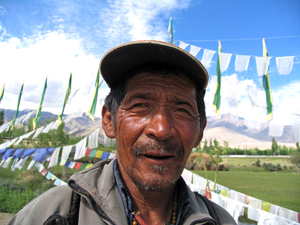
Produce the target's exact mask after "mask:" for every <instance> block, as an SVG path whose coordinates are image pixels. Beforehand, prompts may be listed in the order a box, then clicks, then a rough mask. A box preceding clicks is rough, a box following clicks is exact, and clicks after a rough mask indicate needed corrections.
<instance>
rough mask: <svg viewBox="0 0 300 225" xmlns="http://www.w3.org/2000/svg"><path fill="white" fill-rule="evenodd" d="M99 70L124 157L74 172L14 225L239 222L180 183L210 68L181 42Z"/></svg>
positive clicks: (107, 117) (105, 122)
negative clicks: (182, 47)
mask: <svg viewBox="0 0 300 225" xmlns="http://www.w3.org/2000/svg"><path fill="white" fill-rule="evenodd" d="M100 70H101V74H102V76H103V78H104V80H105V81H106V83H107V84H108V86H109V87H110V88H111V91H110V93H109V95H108V96H107V98H106V100H105V105H104V106H103V109H102V126H103V129H104V131H105V134H106V135H107V136H108V137H110V138H116V141H117V153H118V154H117V159H114V160H104V161H101V162H99V163H97V164H95V165H94V166H93V167H91V168H89V169H86V170H84V171H81V172H79V173H76V174H74V175H73V176H72V177H71V178H70V180H69V182H68V185H69V186H61V187H57V188H53V189H51V190H49V191H48V192H46V193H44V194H43V195H41V196H40V197H38V198H37V199H35V200H33V201H32V202H31V203H29V204H28V205H27V206H26V207H25V208H24V209H22V210H21V211H20V212H19V213H18V214H17V215H16V216H15V217H14V218H13V219H12V221H11V222H10V224H117V225H119V224H130V225H131V224H133V225H135V224H140V225H145V224H148V225H150V224H235V221H234V220H233V218H232V217H231V216H230V215H229V214H228V213H227V212H226V211H225V210H224V209H223V208H221V207H219V206H218V205H216V204H214V203H212V202H210V201H208V200H207V199H206V198H204V197H202V196H201V195H199V194H195V193H193V192H191V190H190V189H189V188H188V186H187V185H186V184H185V182H184V180H183V179H182V178H181V173H182V171H183V169H184V165H185V163H186V161H187V159H188V157H189V155H190V153H191V150H192V148H194V147H196V146H197V145H198V144H199V143H200V141H201V139H202V136H203V130H204V128H205V126H206V116H205V106H204V101H203V98H204V94H205V89H206V86H207V82H208V74H207V71H206V70H205V68H204V67H203V65H202V64H201V63H200V62H199V61H198V60H197V59H196V58H195V57H193V56H192V55H190V54H189V53H188V52H186V51H185V50H182V49H180V48H178V47H176V46H175V45H171V44H168V43H164V42H159V41H136V42H130V43H126V44H123V45H120V46H118V47H116V48H114V49H112V50H110V51H109V52H108V53H106V54H105V55H104V57H103V58H102V60H101V62H100Z"/></svg>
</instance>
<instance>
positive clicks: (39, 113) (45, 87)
mask: <svg viewBox="0 0 300 225" xmlns="http://www.w3.org/2000/svg"><path fill="white" fill-rule="evenodd" d="M46 89H47V77H46V80H45V84H44V89H43V94H42V97H41V100H40V105H39V108H38V110H37V112H36V116H35V119H34V120H33V121H32V123H33V129H35V127H36V124H37V123H38V122H39V120H40V117H41V111H42V105H43V101H44V95H45V92H46Z"/></svg>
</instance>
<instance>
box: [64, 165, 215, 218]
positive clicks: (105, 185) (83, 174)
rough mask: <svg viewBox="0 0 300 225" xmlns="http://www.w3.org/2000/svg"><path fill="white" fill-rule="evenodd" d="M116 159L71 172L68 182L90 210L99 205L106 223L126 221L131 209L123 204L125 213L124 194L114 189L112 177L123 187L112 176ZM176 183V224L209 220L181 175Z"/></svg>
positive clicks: (123, 186) (204, 208) (202, 205)
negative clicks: (90, 207)
mask: <svg viewBox="0 0 300 225" xmlns="http://www.w3.org/2000/svg"><path fill="white" fill-rule="evenodd" d="M116 161H117V159H108V160H102V161H100V162H98V163H96V164H95V165H94V166H92V167H90V168H88V169H85V170H83V171H80V172H78V173H75V174H73V175H72V176H71V178H70V180H69V182H68V184H69V186H70V187H71V188H72V189H73V190H74V191H76V192H77V193H79V194H81V195H83V196H84V197H85V198H86V199H87V201H88V202H89V203H90V204H91V205H92V206H93V208H94V210H95V209H96V210H97V209H98V211H99V208H100V211H102V213H104V214H105V215H106V216H107V217H108V218H109V220H108V222H110V221H111V222H110V223H111V224H124V220H126V218H127V215H128V212H131V210H130V209H129V208H128V204H127V213H126V206H125V205H124V201H123V199H122V197H123V198H124V196H126V195H123V194H122V193H120V191H119V189H118V188H117V186H118V185H117V183H116V180H118V181H117V182H118V183H119V184H121V185H122V189H124V190H127V188H126V186H125V184H124V182H123V180H122V179H120V180H119V179H116V177H115V173H114V164H115V163H116ZM103 180H105V182H103ZM177 185H179V186H178V192H179V200H178V202H179V205H178V206H179V207H178V212H179V213H178V218H179V219H178V221H177V224H192V223H193V222H194V221H200V222H205V221H212V218H211V217H210V215H209V212H208V210H207V208H206V206H205V204H204V203H203V202H202V201H199V200H197V199H196V196H195V194H194V193H193V192H192V191H191V190H190V189H189V187H188V186H187V185H186V183H185V182H184V180H183V179H182V178H180V179H179V180H178V184H177ZM121 196H122V197H121ZM126 198H127V197H126ZM130 205H131V203H130ZM96 210H95V211H96ZM98 214H99V213H98ZM126 214H127V215H126ZM212 224H214V223H212Z"/></svg>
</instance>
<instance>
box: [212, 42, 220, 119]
mask: <svg viewBox="0 0 300 225" xmlns="http://www.w3.org/2000/svg"><path fill="white" fill-rule="evenodd" d="M220 53H221V42H220V41H219V50H218V62H217V75H218V79H217V87H216V93H215V98H214V102H213V109H214V110H215V111H216V113H217V115H218V116H220V111H219V110H220V105H221V68H220Z"/></svg>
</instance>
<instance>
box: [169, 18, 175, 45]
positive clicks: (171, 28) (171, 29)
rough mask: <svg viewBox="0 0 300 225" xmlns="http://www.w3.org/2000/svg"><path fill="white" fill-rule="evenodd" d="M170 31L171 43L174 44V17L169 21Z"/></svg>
mask: <svg viewBox="0 0 300 225" xmlns="http://www.w3.org/2000/svg"><path fill="white" fill-rule="evenodd" d="M168 32H169V34H170V43H171V44H174V43H173V20H172V18H170V21H169V28H168Z"/></svg>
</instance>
